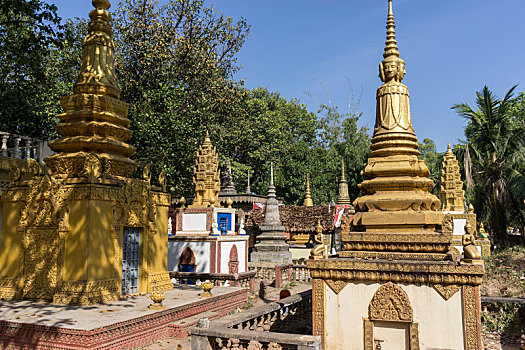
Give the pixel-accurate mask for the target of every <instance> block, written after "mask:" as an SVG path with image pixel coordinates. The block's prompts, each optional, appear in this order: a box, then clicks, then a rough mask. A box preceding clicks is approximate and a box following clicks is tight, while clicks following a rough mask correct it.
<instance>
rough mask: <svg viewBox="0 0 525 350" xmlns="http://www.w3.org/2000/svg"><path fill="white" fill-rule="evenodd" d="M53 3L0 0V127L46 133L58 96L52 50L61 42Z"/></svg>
mask: <svg viewBox="0 0 525 350" xmlns="http://www.w3.org/2000/svg"><path fill="white" fill-rule="evenodd" d="M62 29H63V28H62V26H61V25H60V18H59V17H58V15H57V8H56V6H55V5H49V4H46V3H45V2H43V1H40V0H3V1H2V2H0V130H3V131H8V132H13V133H17V134H23V135H26V136H32V137H39V138H47V136H48V135H49V133H50V130H52V127H53V126H54V124H55V118H54V114H55V112H56V106H57V105H58V101H53V102H50V96H49V95H50V93H52V91H53V90H55V89H56V88H57V87H56V81H54V79H53V78H56V77H55V76H53V73H54V72H53V67H52V65H53V63H52V57H51V56H52V52H53V51H54V50H57V49H58V48H60V47H61V46H62V44H63V39H62Z"/></svg>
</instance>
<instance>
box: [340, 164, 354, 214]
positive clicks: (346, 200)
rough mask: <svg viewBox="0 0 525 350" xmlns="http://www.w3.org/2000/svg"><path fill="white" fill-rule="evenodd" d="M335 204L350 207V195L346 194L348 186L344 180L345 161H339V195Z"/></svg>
mask: <svg viewBox="0 0 525 350" xmlns="http://www.w3.org/2000/svg"><path fill="white" fill-rule="evenodd" d="M337 204H339V205H345V204H346V205H350V204H351V201H350V195H349V194H348V184H347V183H346V179H345V161H344V160H342V161H341V180H340V181H339V193H338V194H337Z"/></svg>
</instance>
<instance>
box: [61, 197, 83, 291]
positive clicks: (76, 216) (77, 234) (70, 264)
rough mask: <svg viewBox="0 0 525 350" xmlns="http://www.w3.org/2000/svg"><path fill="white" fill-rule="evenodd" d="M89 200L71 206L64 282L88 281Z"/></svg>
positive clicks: (65, 253) (73, 202) (71, 203)
mask: <svg viewBox="0 0 525 350" xmlns="http://www.w3.org/2000/svg"><path fill="white" fill-rule="evenodd" d="M88 202H89V201H88V200H82V201H71V202H70V204H69V208H70V209H69V226H70V231H69V233H68V234H67V235H66V242H65V250H64V280H65V281H83V280H86V257H87V235H86V231H87V229H86V227H87V222H88V217H87V212H88Z"/></svg>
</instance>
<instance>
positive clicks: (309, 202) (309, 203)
mask: <svg viewBox="0 0 525 350" xmlns="http://www.w3.org/2000/svg"><path fill="white" fill-rule="evenodd" d="M303 206H304V207H313V206H314V200H313V199H312V193H311V192H310V174H306V193H305V195H304V202H303Z"/></svg>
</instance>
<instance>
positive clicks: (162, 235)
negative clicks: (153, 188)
mask: <svg viewBox="0 0 525 350" xmlns="http://www.w3.org/2000/svg"><path fill="white" fill-rule="evenodd" d="M168 213H169V209H168V207H161V206H158V207H157V218H156V221H157V222H156V223H155V224H156V226H157V234H156V235H153V242H152V245H151V248H152V249H151V252H150V257H151V263H150V270H149V272H163V271H167V269H168Z"/></svg>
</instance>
